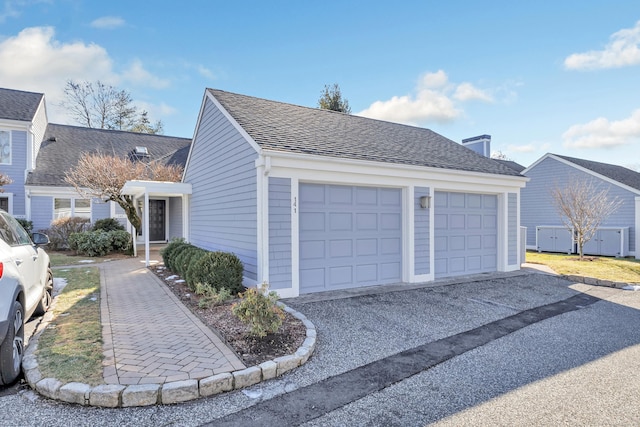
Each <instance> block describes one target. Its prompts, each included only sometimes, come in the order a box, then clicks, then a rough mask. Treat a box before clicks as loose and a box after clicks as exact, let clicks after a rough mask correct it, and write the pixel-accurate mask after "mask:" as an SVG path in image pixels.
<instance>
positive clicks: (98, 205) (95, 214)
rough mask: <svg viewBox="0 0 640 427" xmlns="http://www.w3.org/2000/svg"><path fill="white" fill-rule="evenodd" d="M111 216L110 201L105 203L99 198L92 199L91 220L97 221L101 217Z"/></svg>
mask: <svg viewBox="0 0 640 427" xmlns="http://www.w3.org/2000/svg"><path fill="white" fill-rule="evenodd" d="M110 216H111V206H109V203H108V202H107V203H105V202H103V201H101V200H99V199H93V200H92V201H91V222H96V221H97V220H99V219H104V218H109V217H110Z"/></svg>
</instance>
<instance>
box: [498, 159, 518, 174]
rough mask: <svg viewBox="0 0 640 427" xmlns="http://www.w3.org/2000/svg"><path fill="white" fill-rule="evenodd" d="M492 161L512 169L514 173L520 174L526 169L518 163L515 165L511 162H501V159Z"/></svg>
mask: <svg viewBox="0 0 640 427" xmlns="http://www.w3.org/2000/svg"><path fill="white" fill-rule="evenodd" d="M493 160H495V161H496V162H500V163H502V164H503V165H505V166H507V167H509V168H511V169H513V170H514V171H516V172H522V171H523V170H525V169H526V168H525V167H524V166H522V165H521V164H520V163H516V162H514V161H513V160H502V159H493Z"/></svg>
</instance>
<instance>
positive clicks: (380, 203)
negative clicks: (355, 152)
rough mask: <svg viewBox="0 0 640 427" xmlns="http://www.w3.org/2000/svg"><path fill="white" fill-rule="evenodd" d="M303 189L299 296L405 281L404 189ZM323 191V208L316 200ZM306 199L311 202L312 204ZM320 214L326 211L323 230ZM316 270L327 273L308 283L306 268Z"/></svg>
mask: <svg viewBox="0 0 640 427" xmlns="http://www.w3.org/2000/svg"><path fill="white" fill-rule="evenodd" d="M318 187H320V188H322V187H324V191H319V190H318ZM309 189H311V190H309ZM299 191H300V200H301V203H300V206H299V208H300V210H299V212H300V218H299V221H300V246H299V247H300V293H301V294H304V293H309V292H316V291H319V290H328V289H344V288H349V287H354V286H366V285H375V284H382V283H392V282H398V281H400V280H401V277H402V203H401V201H402V191H401V190H400V189H386V188H385V189H382V188H373V187H340V186H333V185H331V186H329V185H327V186H322V185H317V184H304V183H301V184H300V186H299ZM307 191H312V193H313V197H307V196H306V195H305V193H306V192H307ZM321 193H323V194H325V196H326V197H325V199H324V204H323V205H322V206H320V205H318V202H317V201H318V200H320V199H321V196H320V194H321ZM304 200H312V201H313V203H312V206H311V205H310V204H307V203H304V202H303V201H304ZM320 214H322V215H324V221H325V225H326V227H324V228H325V230H322V229H321V228H323V227H320V226H318V225H314V224H313V223H314V222H316V221H320V220H321V219H322V218H323V217H322V216H321V215H320ZM303 225H304V227H303ZM319 241H323V242H324V246H322V245H321V244H320V243H319ZM318 269H323V271H324V274H323V275H321V277H322V279H316V278H314V280H313V281H312V282H310V284H307V283H306V282H305V279H304V278H309V274H308V272H309V271H313V272H314V273H317V270H318ZM319 280H323V284H322V289H319V288H318V287H319V286H320V285H319Z"/></svg>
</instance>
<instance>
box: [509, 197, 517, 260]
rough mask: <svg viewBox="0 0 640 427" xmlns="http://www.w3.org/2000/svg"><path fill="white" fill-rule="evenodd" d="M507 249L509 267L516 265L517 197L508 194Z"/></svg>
mask: <svg viewBox="0 0 640 427" xmlns="http://www.w3.org/2000/svg"><path fill="white" fill-rule="evenodd" d="M507 212H508V213H507V214H508V216H509V217H508V219H507V227H508V229H507V233H508V237H507V248H508V251H509V256H508V259H507V262H508V264H509V265H514V264H518V195H517V194H516V193H509V194H508V196H507Z"/></svg>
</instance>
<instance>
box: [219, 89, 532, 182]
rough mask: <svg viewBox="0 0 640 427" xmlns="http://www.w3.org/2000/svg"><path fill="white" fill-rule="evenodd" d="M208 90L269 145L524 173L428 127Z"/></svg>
mask: <svg viewBox="0 0 640 427" xmlns="http://www.w3.org/2000/svg"><path fill="white" fill-rule="evenodd" d="M208 91H209V93H211V94H212V95H213V96H214V97H215V98H216V99H217V100H218V101H219V102H220V104H222V106H223V107H224V108H225V109H226V110H227V111H228V112H229V114H231V116H232V117H233V118H234V119H235V120H236V121H237V122H238V123H239V124H240V126H242V128H243V129H244V130H245V131H246V132H247V133H248V134H249V135H250V136H251V137H252V138H253V139H254V140H255V141H256V143H258V144H259V145H260V146H261V147H262V148H264V149H269V150H276V151H286V152H292V153H302V154H314V155H320V156H330V157H340V158H347V159H358V160H371V161H378V162H385V163H399V164H406V165H417V166H428V167H435V168H446V169H457V170H463V171H472V172H483V173H491V174H501V175H515V176H520V174H519V173H518V172H516V171H514V170H513V169H511V168H509V167H507V166H505V165H502V164H500V163H499V162H494V161H493V160H492V159H489V158H487V157H484V156H481V155H480V154H477V153H475V152H473V151H472V150H469V149H468V148H465V147H463V146H462V145H460V144H458V143H456V142H454V141H451V140H450V139H447V138H445V137H443V136H442V135H439V134H437V133H435V132H433V131H431V130H429V129H424V128H419V127H414V126H407V125H401V124H397V123H390V122H384V121H381V120H374V119H368V118H364V117H359V116H354V115H348V114H344V113H339V112H335V111H329V110H321V109H318V108H308V107H300V106H297V105H291V104H285V103H282V102H276V101H269V100H266V99H260V98H254V97H250V96H245V95H238V94H234V93H230V92H225V91H221V90H216V89H208Z"/></svg>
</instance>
